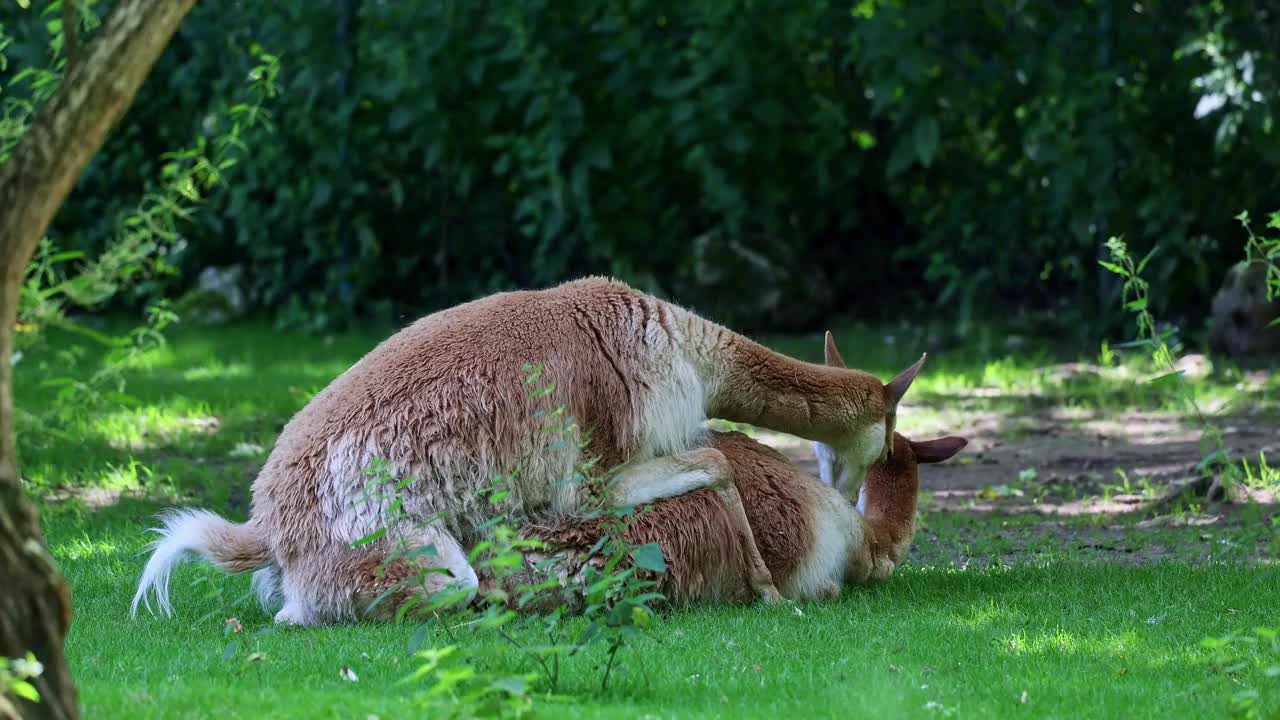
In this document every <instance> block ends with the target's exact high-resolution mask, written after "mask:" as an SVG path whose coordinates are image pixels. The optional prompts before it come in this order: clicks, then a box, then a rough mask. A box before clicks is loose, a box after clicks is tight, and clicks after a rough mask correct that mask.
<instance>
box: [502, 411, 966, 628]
mask: <svg viewBox="0 0 1280 720" xmlns="http://www.w3.org/2000/svg"><path fill="white" fill-rule="evenodd" d="M894 441H895V451H894V453H893V455H892V456H891V457H888V458H886V459H885V460H884V461H882V462H879V463H876V464H874V465H872V466H871V468H870V469H869V470H868V472H867V476H866V481H865V483H863V485H862V495H861V503H860V504H863V505H864V507H865V509H864V510H863V511H861V512H860V511H859V510H858V509H856V508H855V507H854V505H853V503H852V501H851V499H850V498H846V497H845V496H844V495H842V494H841V493H840V491H838V490H836V489H835V488H833V487H831V486H830V485H827V484H825V483H822V482H820V481H818V480H817V479H815V478H813V477H810V476H808V475H806V474H804V473H802V472H801V471H800V470H798V469H797V468H796V467H795V466H793V465H792V464H791V463H790V462H789V461H788V460H787V458H786V457H784V456H783V455H782V454H781V453H779V452H778V451H776V450H774V449H773V448H770V447H768V446H767V445H764V444H762V443H759V442H757V441H755V440H752V439H751V438H749V437H747V436H746V435H743V434H741V433H714V437H713V440H712V447H714V448H715V449H717V450H719V451H720V452H722V453H724V456H725V457H726V458H727V459H728V461H729V466H730V468H732V470H733V474H734V482H735V483H736V484H737V487H738V492H740V493H741V494H742V502H743V505H744V506H745V508H746V513H747V518H748V519H749V520H750V521H751V527H752V529H753V530H754V531H755V539H756V544H757V545H758V546H759V548H760V553H761V555H762V556H763V558H764V561H765V563H766V564H767V565H768V566H769V570H770V571H771V572H772V574H773V579H774V581H775V582H777V584H778V587H779V588H780V589H781V591H782V594H783V595H784V596H786V597H787V598H790V599H793V600H816V599H825V598H833V597H836V596H838V595H839V593H840V590H841V588H842V587H843V586H845V585H848V584H856V583H866V582H869V581H880V580H884V579H885V578H887V577H889V575H891V574H892V573H893V571H894V569H895V568H896V567H897V565H898V563H899V562H901V560H902V558H903V556H904V555H905V554H906V552H907V548H908V547H909V546H910V545H911V537H912V534H913V533H914V530H915V516H916V498H917V495H918V492H919V485H920V475H919V464H920V463H937V462H942V461H944V460H946V459H948V458H950V457H951V456H952V455H955V454H956V453H957V452H959V451H960V449H961V448H963V447H964V446H965V444H966V441H965V440H964V439H963V438H959V437H944V438H939V439H936V440H928V441H923V442H916V441H913V440H910V439H908V438H906V437H903V436H902V435H901V434H899V433H894ZM637 510H638V514H637V515H636V516H635V517H634V518H633V519H632V520H631V521H630V524H629V525H627V527H626V531H625V533H624V539H625V540H626V541H627V542H628V543H631V544H637V545H638V544H643V543H658V544H659V545H660V546H661V547H662V553H663V556H664V558H665V560H666V564H667V570H666V572H664V573H662V574H660V575H657V576H656V578H655V579H656V580H657V582H658V586H657V587H656V588H655V589H656V590H657V591H658V592H661V593H662V594H663V595H665V596H666V598H667V601H668V602H670V603H673V604H676V605H683V604H689V603H703V602H737V601H743V600H748V599H750V597H751V596H752V592H751V588H750V584H749V582H748V579H749V576H748V572H747V568H746V566H745V565H744V564H743V562H742V559H741V558H742V548H741V545H740V544H739V540H738V537H737V536H736V535H735V534H734V532H733V525H732V522H731V516H730V513H729V511H728V510H727V508H726V507H725V505H724V503H723V501H722V500H721V499H720V497H718V496H717V495H716V494H715V493H714V492H712V491H709V490H697V491H695V492H691V493H689V494H687V495H683V496H680V497H677V498H668V499H664V500H660V501H658V502H656V503H653V504H651V505H648V506H645V507H641V508H637ZM608 522H609V521H607V520H605V519H597V520H590V521H584V522H576V523H575V522H563V521H562V522H553V523H546V524H536V523H535V524H530V525H528V526H526V527H525V529H524V534H525V535H526V536H528V537H532V538H535V539H538V540H542V541H543V542H545V543H546V544H547V545H548V549H547V554H549V555H550V556H552V557H555V558H556V560H558V561H561V562H562V563H563V564H562V566H561V567H562V568H563V572H564V573H565V574H566V575H569V576H575V575H577V574H578V572H579V571H580V569H581V568H582V567H583V565H584V564H585V563H586V562H593V563H595V564H599V563H600V562H601V560H602V558H601V557H599V556H595V557H591V558H588V557H587V556H586V555H587V553H588V552H590V551H591V549H592V548H594V547H595V546H596V543H597V542H598V541H599V540H600V538H601V537H602V536H603V535H604V534H605V532H606V531H607V528H608ZM531 555H532V556H533V557H534V558H536V559H537V560H539V561H540V560H541V556H542V555H543V553H542V552H541V551H539V552H538V553H533V554H531ZM567 591H568V592H569V593H572V592H574V588H573V585H572V584H571V583H570V584H569V587H568V588H567ZM557 602H558V601H557Z"/></svg>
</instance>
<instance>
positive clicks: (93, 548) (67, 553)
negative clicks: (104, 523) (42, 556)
mask: <svg viewBox="0 0 1280 720" xmlns="http://www.w3.org/2000/svg"><path fill="white" fill-rule="evenodd" d="M116 550H117V547H116V545H115V543H112V542H107V541H106V540H94V539H92V538H89V537H80V538H76V539H75V540H71V541H68V542H64V543H59V544H57V545H54V546H53V547H51V548H50V551H51V552H52V553H53V555H54V556H55V557H57V558H59V559H61V560H63V561H67V560H92V559H94V558H101V557H104V556H107V555H111V554H112V553H114V552H116Z"/></svg>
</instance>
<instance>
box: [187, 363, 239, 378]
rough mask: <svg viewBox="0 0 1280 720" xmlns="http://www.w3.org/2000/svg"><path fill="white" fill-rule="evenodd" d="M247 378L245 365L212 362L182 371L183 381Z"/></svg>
mask: <svg viewBox="0 0 1280 720" xmlns="http://www.w3.org/2000/svg"><path fill="white" fill-rule="evenodd" d="M248 376H249V366H248V365H246V364H245V363H239V362H237V363H224V362H221V361H218V360H214V361H212V362H209V363H207V364H205V365H198V366H196V367H193V368H190V369H188V370H185V371H183V373H182V379H183V380H227V379H231V378H243V377H248Z"/></svg>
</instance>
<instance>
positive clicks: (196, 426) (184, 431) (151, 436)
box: [89, 405, 221, 450]
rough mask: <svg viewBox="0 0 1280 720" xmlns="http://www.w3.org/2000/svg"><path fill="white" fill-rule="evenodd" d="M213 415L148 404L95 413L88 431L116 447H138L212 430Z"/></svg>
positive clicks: (214, 425) (214, 426)
mask: <svg viewBox="0 0 1280 720" xmlns="http://www.w3.org/2000/svg"><path fill="white" fill-rule="evenodd" d="M220 427H221V423H220V421H219V420H218V418H216V417H212V416H209V415H203V414H198V411H196V410H193V409H184V410H180V409H178V408H174V407H164V406H158V405H148V406H146V407H144V408H141V409H129V410H118V411H116V412H112V413H106V414H103V415H99V416H98V417H97V418H95V419H94V420H93V421H92V423H91V425H90V428H89V431H90V432H92V433H93V434H96V435H97V436H98V437H100V438H102V440H103V441H105V442H106V443H107V444H108V445H110V446H111V447H113V448H117V449H129V450H138V449H145V448H152V447H155V446H157V445H161V444H165V443H170V442H172V441H174V440H176V439H179V438H185V437H191V436H194V435H203V434H211V433H216V432H218V430H219V429H220Z"/></svg>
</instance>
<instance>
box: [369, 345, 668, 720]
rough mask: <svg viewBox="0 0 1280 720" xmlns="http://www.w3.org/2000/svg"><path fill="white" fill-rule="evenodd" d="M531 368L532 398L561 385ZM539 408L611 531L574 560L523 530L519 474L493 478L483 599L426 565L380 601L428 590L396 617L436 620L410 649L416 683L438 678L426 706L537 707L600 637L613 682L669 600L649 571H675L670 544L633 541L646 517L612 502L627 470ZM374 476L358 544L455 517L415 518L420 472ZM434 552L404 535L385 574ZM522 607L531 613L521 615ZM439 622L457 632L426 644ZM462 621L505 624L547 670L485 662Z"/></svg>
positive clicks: (525, 653)
mask: <svg viewBox="0 0 1280 720" xmlns="http://www.w3.org/2000/svg"><path fill="white" fill-rule="evenodd" d="M523 371H524V374H525V378H524V385H525V386H526V387H527V394H528V396H529V397H530V398H531V399H534V400H539V399H543V398H549V397H550V396H551V395H552V393H553V392H554V390H555V386H554V384H552V383H549V382H544V381H543V375H542V371H543V368H542V366H541V365H535V364H526V365H524V366H523ZM548 405H549V404H548ZM534 416H535V417H536V418H537V419H538V422H539V423H540V426H539V429H540V432H541V433H542V434H543V435H544V436H545V437H546V438H547V441H546V443H545V446H544V448H543V450H544V451H546V452H554V451H563V450H565V449H572V450H573V451H575V452H576V457H577V460H576V462H575V465H574V468H573V472H572V475H571V477H570V479H569V481H570V482H574V483H577V484H578V485H579V487H580V488H581V489H582V491H583V493H584V495H585V496H586V498H587V504H588V513H587V516H588V517H595V518H597V519H598V520H599V521H600V522H601V523H602V528H603V530H604V532H603V533H602V535H601V537H600V539H599V540H598V541H597V542H596V544H595V545H594V546H593V547H591V548H590V549H589V550H588V551H587V552H586V553H585V554H583V555H582V556H580V557H567V556H563V555H560V554H557V553H556V551H555V548H550V547H547V546H546V545H545V543H543V542H542V541H541V540H538V539H534V538H530V537H525V536H523V535H522V533H521V531H520V523H521V522H522V517H521V515H520V511H519V509H518V508H515V507H512V505H511V503H510V499H511V497H512V494H513V491H512V488H513V486H514V484H515V483H516V482H517V480H518V479H519V474H518V473H519V471H518V470H514V471H511V472H510V473H508V474H499V475H498V476H495V477H493V478H491V479H490V482H489V485H488V487H487V488H486V489H485V490H484V494H485V498H486V500H487V502H488V503H489V505H490V507H491V508H492V512H493V518H492V519H491V520H490V521H488V522H487V523H485V524H484V525H483V526H481V528H480V529H481V531H482V533H483V535H484V539H483V540H481V541H480V542H478V543H477V544H476V545H475V547H473V548H472V549H471V551H470V553H469V555H468V562H469V563H470V564H471V566H472V567H473V568H475V570H476V572H477V574H478V575H480V576H481V577H482V578H483V580H482V582H481V589H480V591H479V592H478V594H477V595H476V597H475V599H474V600H471V597H470V596H471V593H470V592H468V591H467V590H466V589H448V588H446V589H445V590H443V591H440V592H436V593H426V592H425V581H426V579H427V576H428V575H429V574H431V573H435V572H443V570H439V569H435V568H431V567H430V563H422V564H421V565H424V567H423V569H422V570H421V572H420V573H417V574H415V575H413V576H412V577H409V578H406V579H404V580H401V581H399V582H398V583H396V584H395V585H393V586H392V587H390V588H388V589H387V590H386V591H384V592H383V593H381V594H380V595H379V596H378V597H377V598H375V599H374V600H373V602H372V603H371V605H370V608H372V607H373V606H375V605H376V604H378V603H380V602H383V601H385V600H386V599H387V598H388V597H391V596H392V595H393V594H394V593H395V592H396V591H397V590H401V589H404V588H405V587H408V586H410V585H412V586H416V587H418V588H421V589H423V590H424V591H423V592H415V593H411V594H410V596H409V597H408V598H407V599H406V600H404V601H403V603H402V604H401V605H400V607H398V608H397V609H396V612H395V619H396V621H397V622H404V621H406V620H408V619H410V618H418V617H426V618H427V619H428V622H429V624H425V625H423V626H422V627H420V628H419V630H418V631H417V632H415V634H414V636H413V638H412V639H411V640H410V651H411V652H414V653H416V657H417V658H418V659H419V660H420V661H421V665H420V666H419V667H418V668H417V669H416V670H415V671H414V672H413V674H412V675H410V676H409V678H408V680H412V681H421V682H426V683H427V684H428V685H427V690H426V691H425V692H424V694H423V695H422V698H421V700H422V702H423V704H424V705H425V706H429V707H431V708H435V710H436V711H440V712H444V711H442V710H440V709H439V707H438V706H439V704H440V703H441V702H444V701H448V703H447V704H449V705H450V707H451V708H452V709H450V710H448V712H452V713H455V714H454V715H451V717H482V716H483V717H520V716H521V715H522V714H524V713H526V712H528V711H529V710H530V708H531V702H532V701H531V700H530V697H531V696H530V695H529V694H528V693H529V690H530V688H531V687H533V686H535V685H536V684H538V683H540V682H543V683H545V687H546V690H547V691H549V692H551V693H557V692H559V691H560V688H561V683H562V679H563V676H564V674H563V669H564V666H565V663H566V662H568V661H569V660H570V659H571V658H576V657H580V656H581V655H582V654H583V653H584V651H586V650H587V649H588V648H589V647H591V646H592V645H595V644H598V643H599V644H603V645H604V647H605V661H604V663H603V664H602V668H601V671H600V687H601V688H602V689H607V688H608V686H609V681H610V678H611V677H612V676H613V674H614V673H615V672H616V671H617V669H618V668H619V667H620V665H619V663H618V658H619V655H620V653H621V652H622V650H623V649H624V648H625V647H626V646H627V645H628V644H629V643H630V642H632V641H633V640H634V639H636V638H637V637H639V636H640V635H641V634H644V633H646V632H648V631H649V630H650V629H651V627H652V625H653V622H654V613H653V609H652V605H653V604H654V603H656V602H658V601H660V600H662V599H663V596H662V595H661V594H659V593H657V592H654V590H653V589H654V587H655V585H656V581H655V580H653V579H650V578H647V577H642V574H645V573H661V572H665V570H666V564H665V561H664V560H663V556H662V549H661V548H660V547H658V545H656V544H654V543H649V544H645V545H638V546H633V545H631V544H630V543H628V542H627V541H626V539H625V537H626V534H627V530H628V528H629V527H630V524H631V523H632V522H634V520H635V518H636V517H637V514H636V510H635V509H634V508H607V507H605V505H606V503H605V502H604V498H606V497H608V490H609V484H610V483H611V482H612V480H613V478H614V477H615V476H616V468H615V469H608V470H602V469H601V468H600V466H599V462H598V459H597V457H596V456H595V455H594V454H592V452H591V449H590V439H591V436H590V433H589V432H588V431H585V430H584V429H583V428H582V427H581V426H579V425H578V423H577V421H576V420H575V419H574V418H573V416H572V415H570V414H569V413H568V412H567V410H566V408H565V407H564V406H563V405H558V406H554V407H551V406H547V407H541V408H538V409H537V410H536V411H535V414H534ZM366 474H367V475H368V476H369V481H368V482H367V484H366V488H365V492H364V493H363V494H362V495H361V497H360V498H358V500H357V502H362V503H373V504H374V505H375V506H376V507H378V508H379V512H380V522H379V527H378V528H377V529H376V530H375V531H373V532H372V533H370V534H369V535H367V536H365V537H363V538H361V539H360V540H357V541H356V542H355V543H353V546H360V545H368V544H371V543H375V542H386V541H387V539H388V536H390V537H392V538H398V537H402V536H404V535H405V534H404V533H400V532H395V531H396V530H397V529H399V528H403V527H406V526H417V527H419V528H421V527H423V526H424V525H425V524H430V523H433V522H439V521H440V520H442V519H443V517H442V516H435V517H432V518H427V519H425V520H423V519H417V518H413V517H411V516H410V514H409V513H407V512H406V511H405V503H404V497H403V492H404V490H405V489H406V488H407V487H408V486H409V485H410V484H411V483H412V482H413V481H414V478H412V477H405V478H401V477H397V475H396V474H395V473H394V472H393V471H392V469H391V468H390V465H389V464H388V463H387V462H385V461H384V460H375V461H373V462H370V463H369V465H368V466H367V467H366ZM393 542H395V543H400V542H401V541H399V540H394V541H393ZM434 553H435V549H434V548H433V547H422V548H414V547H409V546H406V545H403V544H397V545H395V546H394V549H393V550H392V551H391V552H390V553H389V555H388V558H387V560H386V561H384V562H383V563H381V565H380V567H379V570H378V571H379V573H381V572H383V571H385V569H386V567H387V565H388V564H389V563H390V562H393V561H395V560H412V559H415V558H428V557H430V556H432V555H434ZM579 562H580V563H581V565H580V567H579V566H578V563H579ZM547 608H549V609H547ZM575 609H580V610H581V615H582V617H583V618H584V619H585V620H586V622H587V624H586V627H585V628H584V629H583V630H581V631H575V630H574V628H573V627H572V625H571V622H570V620H571V619H572V617H573V616H574V615H576V614H577V613H575V612H574V610H575ZM535 610H538V611H539V612H534V611H535ZM521 614H525V615H530V616H531V617H527V618H521ZM521 625H523V627H520V626H521ZM430 627H436V628H438V629H440V630H441V631H442V632H443V633H444V635H445V636H446V637H447V638H448V644H447V645H446V646H445V647H443V648H432V649H425V650H421V649H420V648H421V646H422V644H423V643H424V642H425V640H426V638H427V636H428V634H429V628H430ZM462 627H466V628H470V629H471V630H473V631H479V630H490V631H493V632H495V633H497V634H498V635H499V636H500V637H501V638H502V639H503V640H504V641H505V642H506V644H508V645H509V646H510V647H512V648H514V649H515V650H517V651H518V654H519V656H521V657H523V658H525V659H527V660H528V661H529V662H531V663H532V664H533V666H534V667H535V668H536V672H531V673H528V674H524V675H519V676H507V675H502V674H495V673H490V672H488V671H485V670H484V669H483V663H482V662H480V661H481V660H482V658H480V657H478V656H476V655H475V654H473V653H472V652H470V651H468V650H467V649H466V648H465V647H464V645H463V642H462V640H461V639H460V638H459V637H458V635H457V633H456V632H455V631H456V630H457V629H458V628H462ZM530 635H532V638H533V639H530Z"/></svg>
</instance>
